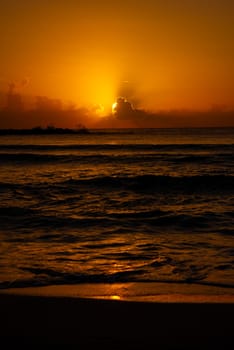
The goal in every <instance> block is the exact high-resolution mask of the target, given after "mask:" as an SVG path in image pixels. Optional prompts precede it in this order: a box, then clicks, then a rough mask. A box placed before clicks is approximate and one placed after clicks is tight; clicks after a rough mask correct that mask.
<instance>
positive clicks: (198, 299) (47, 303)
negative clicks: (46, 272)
mask: <svg viewBox="0 0 234 350" xmlns="http://www.w3.org/2000/svg"><path fill="white" fill-rule="evenodd" d="M124 285H125V287H124ZM157 285H158V284H157ZM154 287H155V286H154V285H149V284H146V283H142V284H141V283H140V284H139V283H127V284H124V283H123V284H115V285H111V286H110V285H107V284H100V285H98V284H93V285H91V286H90V285H88V284H86V285H82V286H81V285H71V286H70V285H63V286H61V285H59V286H48V287H32V288H15V289H7V290H1V291H0V308H1V318H0V319H1V325H0V342H1V344H7V345H8V346H9V345H10V346H19V345H22V346H24V348H25V347H29V348H30V347H31V346H34V347H35V346H46V345H69V346H71V345H72V346H74V345H75V346H81V348H88V347H90V346H91V347H93V348H94V347H95V348H101V349H146V348H147V347H148V348H149V347H152V346H154V347H155V348H156V349H203V348H204V349H215V348H218V349H222V350H223V349H228V348H231V346H233V344H234V325H233V314H234V313H233V312H234V295H233V294H225V295H224V294H223V295H222V294H221V292H222V291H221V289H220V288H218V289H216V290H214V289H213V292H212V291H211V290H210V291H208V288H207V287H204V286H202V287H201V286H198V288H197V289H196V291H195V293H194V294H193V298H192V297H191V295H190V297H189V293H190V290H189V286H187V287H188V288H187V289H186V287H185V286H178V285H177V286H176V287H175V286H174V289H173V288H172V286H166V285H165V284H162V285H161V286H158V290H157V293H158V294H156V292H154V293H153V292H152V290H153V288H154ZM167 288H169V290H172V292H171V294H170V293H169V292H168V289H167ZM182 288H184V293H183V294H181V293H180V294H179V290H182ZM202 290H203V292H204V290H206V292H207V293H208V294H209V295H208V294H207V295H206V297H205V296H204V294H202ZM218 290H219V291H218ZM121 292H122V299H121V298H120V299H118V298H117V297H118V296H119V297H120V295H121ZM124 293H125V294H124ZM217 293H220V294H217ZM169 295H171V297H170V298H169ZM178 296H179V297H178ZM182 296H183V297H182ZM202 296H203V298H202ZM208 296H209V297H210V299H209V300H208V298H207V297H208ZM215 298H216V299H215ZM216 346H217V347H216Z"/></svg>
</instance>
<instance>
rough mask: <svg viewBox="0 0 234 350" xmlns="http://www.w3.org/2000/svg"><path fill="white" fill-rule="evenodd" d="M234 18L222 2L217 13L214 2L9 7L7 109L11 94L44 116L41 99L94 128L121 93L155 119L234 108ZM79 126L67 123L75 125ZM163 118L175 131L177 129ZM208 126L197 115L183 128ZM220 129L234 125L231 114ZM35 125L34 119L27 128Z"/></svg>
mask: <svg viewBox="0 0 234 350" xmlns="http://www.w3.org/2000/svg"><path fill="white" fill-rule="evenodd" d="M233 13H234V2H231V1H228V0H223V1H218V0H213V1H212V6H208V5H207V1H204V2H203V1H202V2H201V1H199V2H195V1H194V2H191V1H171V2H169V4H168V3H167V2H164V1H150V0H146V1H144V2H136V3H134V6H133V2H132V1H130V0H125V1H123V0H120V1H119V2H118V6H116V4H115V3H111V2H106V1H101V2H96V1H94V0H90V1H87V2H79V1H78V2H77V1H65V0H61V1H59V2H56V1H50V2H46V1H39V0H35V1H31V2H28V1H23V2H19V1H18V0H12V1H4V2H3V4H2V5H1V12H0V30H1V32H2V33H4V40H3V41H2V43H1V71H0V109H3V108H5V106H6V105H7V99H8V97H9V93H11V94H12V96H13V99H11V100H14V101H15V102H14V103H16V104H15V105H14V106H15V107H16V106H17V107H19V106H20V107H22V108H21V109H29V108H31V109H35V106H36V108H37V109H38V104H37V102H35V101H37V98H38V97H39V98H44V100H43V101H44V102H43V103H44V104H43V106H42V105H41V104H40V106H39V109H40V110H41V109H42V108H41V107H43V108H44V107H45V105H46V106H47V107H48V106H49V108H50V109H51V107H53V108H54V106H55V105H56V106H60V107H61V108H62V107H63V108H64V109H68V110H73V111H74V109H78V110H79V111H78V112H79V113H78V114H79V115H80V114H81V113H80V112H81V110H84V109H85V110H86V111H88V112H87V115H88V114H89V116H90V115H92V118H93V119H92V125H94V123H93V122H94V121H95V120H98V121H99V122H100V121H101V120H102V119H103V117H105V116H108V115H111V114H113V108H114V107H115V106H114V105H112V103H113V101H115V99H116V96H124V97H125V98H126V99H127V100H128V101H129V102H130V103H131V104H133V105H134V106H136V108H142V109H144V110H146V111H149V112H150V113H151V112H152V113H155V112H158V111H160V112H162V111H163V112H164V111H166V112H167V111H184V110H189V111H201V110H202V111H204V110H210V109H212V110H213V109H215V110H220V109H222V110H224V111H227V110H230V109H231V110H234V102H233V95H234V83H233V82H234V65H233V61H234V46H233V36H234V26H233ZM42 19H43V20H42ZM26 33H27V35H26ZM16 57H17V59H16ZM123 82H125V84H123ZM16 94H17V95H18V97H17V98H16V99H15V96H16ZM7 96H8V97H7ZM19 98H21V99H22V101H20V100H19ZM45 98H47V100H45ZM17 101H18V105H17ZM40 101H42V100H40ZM8 102H9V99H8ZM45 102H46V103H45ZM14 103H13V104H14ZM7 106H8V107H9V106H10V104H9V103H8V105H7ZM14 106H13V107H14ZM10 108H12V106H10ZM160 118H161V117H160ZM70 119H71V118H70ZM70 119H69V118H67V119H65V120H67V123H68V124H69V126H71V125H74V123H76V122H75V121H74V122H73V121H70ZM78 119H79V118H78ZM175 119H176V118H174V120H175ZM161 120H162V118H161V119H160V121H161ZM164 120H165V121H167V122H166V124H165V125H166V126H169V127H170V126H173V125H175V124H176V123H174V121H173V120H172V123H171V121H169V119H168V117H167V118H164ZM206 120H207V119H206V118H200V119H199V120H197V119H196V118H195V117H194V116H193V115H192V114H190V115H189V117H187V120H186V119H185V120H183V122H181V123H182V124H181V125H205V124H206V123H207V121H206ZM189 121H191V123H190V122H189ZM82 122H83V121H82ZM27 123H28V124H27ZM38 123H39V124H40V120H38ZM209 123H211V124H212V118H211V119H210V121H209ZM209 123H208V124H209ZM215 123H216V122H214V125H216V124H217V123H216V124H215ZM219 123H221V124H222V123H223V124H224V125H230V124H232V123H233V124H234V121H231V119H230V116H225V118H221V119H220V121H219ZM13 124H14V123H13V122H12V125H13ZM31 124H32V123H31ZM31 124H30V118H25V125H28V126H31ZM87 124H90V125H91V119H89V120H88V121H87ZM4 125H8V124H1V125H0V127H3V126H4ZM153 125H154V124H153ZM160 125H161V124H160V123H159V122H157V123H156V124H155V125H154V126H160ZM163 125H164V124H163ZM176 125H177V124H176Z"/></svg>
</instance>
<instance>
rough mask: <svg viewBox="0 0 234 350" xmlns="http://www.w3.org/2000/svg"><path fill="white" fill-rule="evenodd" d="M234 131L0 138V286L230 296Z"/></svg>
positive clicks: (233, 278) (233, 242)
mask: <svg viewBox="0 0 234 350" xmlns="http://www.w3.org/2000/svg"><path fill="white" fill-rule="evenodd" d="M233 268H234V129H233V128H229V129H213V128H211V129H150V130H142V129H141V130H134V129H125V130H106V131H104V130H103V131H100V130H99V131H97V130H93V131H92V132H91V133H90V134H87V135H86V134H85V135H40V136H39V135H38V136H30V135H27V136H20V135H18V136H13V135H12V136H1V137H0V287H2V288H4V287H16V286H32V285H47V284H56V283H58V284H60V283H82V282H129V281H154V282H170V283H171V282H179V283H180V282H181V283H183V282H187V283H199V284H208V285H220V286H224V287H227V288H228V287H234V273H233Z"/></svg>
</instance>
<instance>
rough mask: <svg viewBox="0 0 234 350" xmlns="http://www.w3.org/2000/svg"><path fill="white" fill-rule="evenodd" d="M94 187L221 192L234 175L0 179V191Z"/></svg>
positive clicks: (231, 188)
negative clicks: (2, 180) (56, 179)
mask: <svg viewBox="0 0 234 350" xmlns="http://www.w3.org/2000/svg"><path fill="white" fill-rule="evenodd" d="M93 188H95V189H96V190H97V191H101V190H107V189H109V190H110V191H111V190H116V189H117V190H118V189H126V190H130V191H148V190H150V191H152V190H154V191H158V192H160V191H163V192H168V193H170V192H171V191H180V192H189V193H193V192H204V193H207V192H222V191H230V193H233V191H234V176H231V175H200V176H170V175H137V176H129V177H128V176H96V177H89V178H85V179H74V178H71V179H68V180H64V181H57V182H55V181H54V182H53V184H51V183H48V182H39V183H37V182H35V183H26V184H25V183H12V182H9V183H8V182H0V190H2V191H7V190H8V189H12V190H19V191H27V192H28V193H30V192H32V193H33V192H34V191H35V190H36V191H37V192H38V193H39V192H40V190H45V191H46V190H49V191H50V194H51V193H52V192H53V191H56V193H57V192H58V191H61V192H62V193H63V194H65V193H66V191H68V192H69V193H70V192H73V193H79V192H80V191H82V190H84V191H87V190H88V189H93Z"/></svg>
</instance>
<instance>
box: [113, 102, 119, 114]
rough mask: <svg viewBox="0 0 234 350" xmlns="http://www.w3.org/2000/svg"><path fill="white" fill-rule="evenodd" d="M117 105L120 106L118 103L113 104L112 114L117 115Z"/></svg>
mask: <svg viewBox="0 0 234 350" xmlns="http://www.w3.org/2000/svg"><path fill="white" fill-rule="evenodd" d="M117 105H118V103H117V102H114V103H113V104H112V114H114V113H116V108H117Z"/></svg>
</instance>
